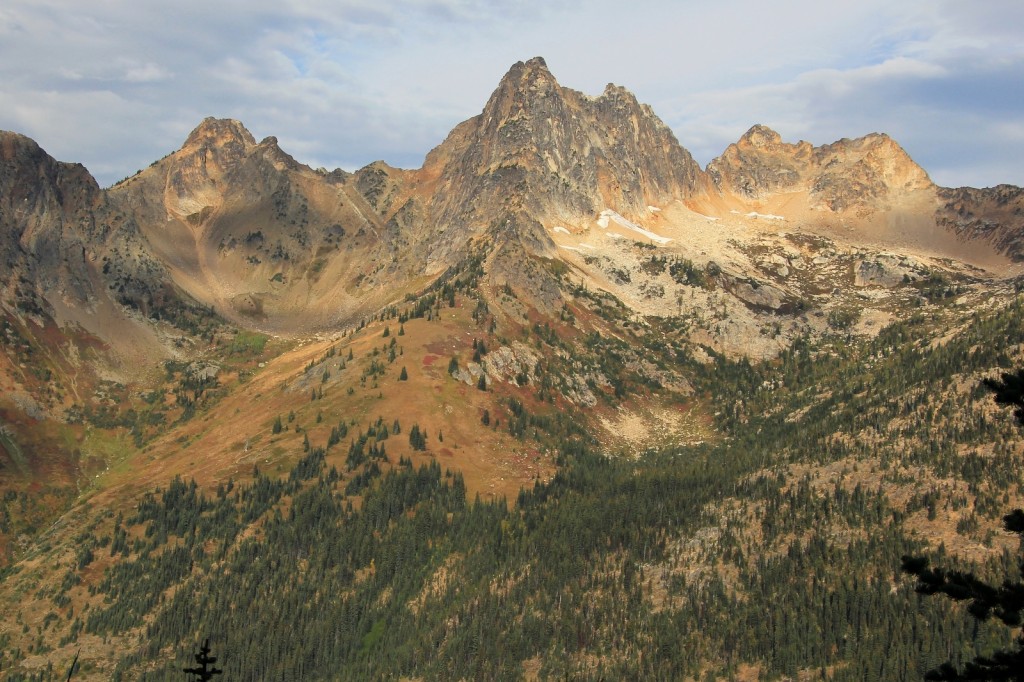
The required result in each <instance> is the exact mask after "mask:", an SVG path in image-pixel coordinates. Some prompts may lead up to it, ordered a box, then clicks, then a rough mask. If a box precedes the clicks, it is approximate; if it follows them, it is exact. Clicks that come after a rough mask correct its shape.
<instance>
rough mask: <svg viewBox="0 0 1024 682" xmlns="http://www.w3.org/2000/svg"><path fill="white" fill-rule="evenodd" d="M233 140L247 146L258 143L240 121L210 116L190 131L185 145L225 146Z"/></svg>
mask: <svg viewBox="0 0 1024 682" xmlns="http://www.w3.org/2000/svg"><path fill="white" fill-rule="evenodd" d="M232 142H237V143H240V144H242V145H243V146H245V147H251V146H253V145H255V144H256V139H255V138H254V137H253V136H252V133H250V132H249V131H248V129H246V127H245V126H244V125H242V123H241V122H240V121H236V120H235V119H231V118H214V117H213V116H208V117H206V118H204V119H203V121H202V122H201V123H200V124H199V125H198V126H196V128H195V129H194V130H193V131H192V132H191V133H189V136H188V138H187V139H186V140H185V144H184V145H183V147H192V146H201V145H209V146H224V145H225V144H229V143H232Z"/></svg>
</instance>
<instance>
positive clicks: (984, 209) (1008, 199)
mask: <svg viewBox="0 0 1024 682" xmlns="http://www.w3.org/2000/svg"><path fill="white" fill-rule="evenodd" d="M938 198H939V203H940V206H939V208H938V210H937V212H936V221H937V222H938V224H939V225H941V226H942V227H945V228H946V229H949V230H953V231H954V232H956V234H958V235H960V236H961V237H962V238H964V239H983V240H986V241H988V242H991V243H992V244H993V245H994V246H995V247H996V248H998V249H999V250H1000V251H1002V252H1003V253H1005V254H1006V255H1008V256H1010V257H1011V258H1013V259H1014V260H1017V261H1021V260H1024V189H1022V188H1020V187H1013V186H1012V185H997V186H995V187H989V188H987V189H975V188H973V187H959V188H956V189H947V188H940V189H939V191H938Z"/></svg>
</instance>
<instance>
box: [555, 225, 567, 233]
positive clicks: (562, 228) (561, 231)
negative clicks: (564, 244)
mask: <svg viewBox="0 0 1024 682" xmlns="http://www.w3.org/2000/svg"><path fill="white" fill-rule="evenodd" d="M551 231H552V232H560V233H562V234H570V232H569V230H567V229H565V228H564V227H562V226H561V225H558V226H557V227H555V228H553V229H552V230H551Z"/></svg>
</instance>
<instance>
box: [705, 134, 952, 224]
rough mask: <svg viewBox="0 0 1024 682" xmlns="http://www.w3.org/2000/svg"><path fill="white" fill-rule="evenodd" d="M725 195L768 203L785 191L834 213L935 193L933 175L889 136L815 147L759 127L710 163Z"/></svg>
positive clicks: (872, 136) (879, 205)
mask: <svg viewBox="0 0 1024 682" xmlns="http://www.w3.org/2000/svg"><path fill="white" fill-rule="evenodd" d="M707 172H708V175H709V177H710V178H711V180H712V181H713V182H714V184H715V186H716V187H718V189H719V190H720V191H722V192H726V193H733V194H736V195H738V196H740V197H744V198H746V199H750V200H763V199H765V198H767V197H769V196H771V195H774V194H777V193H780V192H806V193H807V194H808V196H809V201H810V204H811V206H812V207H817V208H825V209H828V210H830V211H833V212H838V211H843V210H846V209H848V208H850V207H853V206H859V207H861V208H869V209H875V208H880V207H885V206H887V205H888V203H889V202H891V201H892V200H894V199H896V198H898V197H900V196H903V195H906V194H908V193H912V192H916V191H919V190H927V189H931V188H933V185H932V182H931V180H930V179H929V178H928V174H927V173H925V171H924V170H923V169H922V168H921V167H920V166H918V165H917V164H916V163H914V161H913V160H912V159H911V158H910V156H909V155H907V153H906V152H905V151H904V150H903V148H902V147H900V146H899V145H898V144H897V143H896V142H895V141H893V140H892V138H890V137H889V136H888V135H884V134H879V133H871V134H869V135H865V136H864V137H860V138H856V139H848V138H843V139H841V140H838V141H836V142H833V143H832V144H827V145H822V146H820V147H813V146H811V144H810V143H809V142H805V141H802V140H801V141H800V142H797V143H796V144H790V143H787V142H784V141H783V140H782V136H781V135H779V133H777V132H775V131H774V130H772V129H771V128H768V127H767V126H764V125H760V124H759V125H755V126H753V127H752V128H750V130H748V131H747V132H746V133H744V134H743V136H742V137H740V139H739V140H738V141H737V142H736V143H734V144H731V145H729V147H728V148H727V149H726V150H725V152H723V154H722V155H721V156H719V157H718V158H716V159H714V160H713V161H712V162H711V163H709V164H708V167H707Z"/></svg>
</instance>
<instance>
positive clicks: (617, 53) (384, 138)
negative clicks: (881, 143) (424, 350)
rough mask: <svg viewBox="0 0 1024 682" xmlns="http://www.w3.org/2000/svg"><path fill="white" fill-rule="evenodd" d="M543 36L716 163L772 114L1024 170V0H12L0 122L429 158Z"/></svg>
mask: <svg viewBox="0 0 1024 682" xmlns="http://www.w3.org/2000/svg"><path fill="white" fill-rule="evenodd" d="M538 55H539V56H543V57H544V58H545V59H546V61H547V63H548V67H549V68H550V69H551V71H552V72H553V73H554V75H555V77H556V78H557V79H558V81H559V82H560V83H561V84H562V85H563V86H566V87H570V88H574V89H576V90H581V91H583V92H585V93H587V94H592V95H597V94H600V92H601V91H602V90H603V88H604V86H605V84H606V83H609V82H614V83H616V84H618V85H622V86H625V87H626V88H628V89H630V90H632V91H633V92H634V93H636V95H637V97H638V98H639V99H640V100H641V101H642V102H646V103H648V104H650V105H651V106H652V108H653V109H654V111H655V113H656V114H658V116H659V117H661V118H662V120H664V121H665V122H666V123H667V124H668V125H669V126H670V127H671V128H672V129H673V130H674V131H675V133H676V136H677V137H678V138H679V141H680V142H681V143H682V145H683V146H684V147H686V148H687V149H689V150H690V152H691V153H692V154H693V155H694V156H695V157H696V158H697V160H698V161H699V162H700V163H701V164H702V165H703V164H706V163H707V162H708V161H710V160H711V159H712V158H714V157H715V156H716V155H718V154H719V153H721V152H722V151H723V150H724V149H725V147H726V146H727V145H728V144H729V143H730V142H734V141H735V140H736V139H737V138H739V136H740V135H742V134H743V132H744V131H746V130H747V129H748V128H749V127H750V126H752V125H754V124H755V123H762V124H765V125H768V126H769V127H772V128H774V129H776V130H778V131H779V132H780V133H781V134H782V136H783V138H784V139H786V140H787V141H791V142H796V141H797V140H800V139H805V140H808V141H809V142H811V143H813V144H815V145H820V144H826V143H829V142H833V141H835V140H837V139H839V138H842V137H857V136H860V135H864V134H867V133H870V132H885V133H888V134H889V135H891V136H892V137H893V138H894V139H896V140H897V141H898V142H899V143H900V144H902V145H903V147H904V148H906V149H907V151H908V152H909V153H910V155H911V156H912V157H913V158H914V159H915V160H916V161H917V162H918V163H920V164H921V165H922V166H923V167H924V168H925V170H927V171H928V172H929V174H930V175H931V176H932V178H933V179H934V180H935V181H936V182H938V183H939V184H942V185H946V186H959V185H973V186H990V185H994V184H998V183H1003V182H1005V183H1011V184H1016V185H1024V162H1022V159H1024V3H1022V2H1020V0H984V1H983V2H978V3H967V2H963V1H962V0H961V1H947V0H901V1H900V2H899V3H892V2H891V0H885V1H884V2H883V1H882V0H857V1H855V2H847V1H846V0H838V1H837V0H833V1H832V2H821V0H814V1H809V0H793V1H790V2H786V3H765V2H763V1H762V2H753V1H751V0H718V1H717V2H714V3H710V2H707V1H706V0H701V1H699V2H693V1H691V0H680V1H677V2H653V1H645V0H635V1H634V2H630V3H624V2H621V0H619V1H617V2H615V1H611V0H589V1H575V0H543V1H540V0H522V1H520V2H507V1H506V2H488V1H485V0H398V1H395V2H381V1H380V0H378V1H377V2H372V1H370V0H335V1H333V2H317V1H315V0H292V1H287V0H273V1H271V0H247V1H240V0H228V1H223V2H217V1H216V0H177V1H176V2H174V3H165V2H146V1H141V2H140V1H139V0H134V1H133V2H127V1H122V0H104V1H103V2H89V3H83V2H79V1H78V0H73V1H72V0H5V2H4V3H3V5H2V6H0V129H5V130H14V131H17V132H20V133H24V134H26V135H29V136H30V137H32V138H34V139H35V140H36V141H37V142H39V144H40V145H42V147H43V148H44V149H46V150H47V151H48V152H49V153H50V154H52V155H53V156H55V157H57V158H58V159H61V160H64V161H79V162H81V163H84V164H85V165H86V166H87V167H88V168H89V170H90V171H91V172H92V173H93V174H94V175H95V176H96V177H97V179H98V180H99V181H100V184H101V185H104V186H106V185H109V184H112V183H113V182H116V181H117V180H119V179H120V178H122V177H124V176H127V175H131V174H132V173H134V172H135V171H136V170H137V169H139V168H144V167H146V166H147V165H149V163H151V162H152V161H154V160H156V159H158V158H160V157H162V156H164V155H165V154H167V153H168V152H171V151H173V150H175V149H177V148H178V147H180V146H181V144H182V142H183V141H184V139H185V137H186V136H187V135H188V133H189V131H190V130H192V128H194V127H195V126H196V125H197V124H198V123H199V122H200V121H201V120H202V119H203V118H204V117H206V116H218V117H230V118H237V119H239V120H241V121H242V122H243V123H244V124H245V125H246V126H247V127H248V128H249V129H250V130H251V131H252V133H253V135H254V136H255V137H256V138H257V139H261V138H262V137H265V136H268V135H274V136H277V137H278V139H279V141H280V144H281V146H282V148H283V149H284V150H285V151H287V152H289V153H290V154H292V155H293V156H294V157H295V158H296V159H298V160H299V161H301V162H303V163H307V164H309V165H311V166H325V167H327V168H335V167H341V168H345V169H348V170H354V169H355V168H358V167H360V166H363V165H365V164H367V163H369V162H371V161H373V160H376V159H383V160H385V161H387V162H388V163H391V164H392V165H396V166H402V167H407V168H414V167H418V166H420V165H421V164H422V161H423V157H424V156H425V155H426V153H427V152H428V151H429V150H430V149H431V148H432V147H434V146H436V145H437V144H440V143H441V141H442V140H444V138H445V136H446V135H447V134H448V132H449V131H450V130H451V129H452V128H453V127H454V126H455V125H456V124H457V123H459V122H460V121H463V120H465V119H467V118H469V117H471V116H474V115H476V114H477V113H479V112H480V110H481V109H482V108H483V105H484V103H485V102H486V100H487V98H488V97H489V96H490V94H491V92H492V91H493V90H494V88H495V87H496V86H497V84H498V81H499V80H500V78H501V77H502V75H503V74H504V73H505V72H506V71H507V70H508V68H509V67H510V66H511V65H512V64H513V63H515V62H516V61H519V60H526V59H529V58H531V57H534V56H538Z"/></svg>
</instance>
